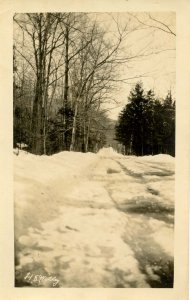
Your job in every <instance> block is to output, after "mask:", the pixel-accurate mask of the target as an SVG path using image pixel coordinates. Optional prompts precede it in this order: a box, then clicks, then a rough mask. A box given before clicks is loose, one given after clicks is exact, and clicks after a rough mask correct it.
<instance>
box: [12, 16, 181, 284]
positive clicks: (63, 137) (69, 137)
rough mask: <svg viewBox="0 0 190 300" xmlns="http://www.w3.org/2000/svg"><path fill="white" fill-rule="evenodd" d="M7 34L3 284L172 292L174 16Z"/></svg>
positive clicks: (39, 26) (110, 19) (17, 24)
mask: <svg viewBox="0 0 190 300" xmlns="http://www.w3.org/2000/svg"><path fill="white" fill-rule="evenodd" d="M13 29H14V30H13V147H14V155H13V156H14V258H15V266H14V269H15V287H30V288H38V287H41V288H42V287H45V288H47V287H48V288H173V285H174V219H175V218H174V212H175V132H176V130H175V128H176V120H175V116H176V109H175V107H176V103H177V101H178V99H176V79H175V77H176V59H175V57H176V15H175V13H174V12H171V11H168V12H165V11H164V12H159V11H157V12H149V11H145V12H138V11H136V12H119V13H118V12H33V13H28V12H26V13H15V14H14V16H13Z"/></svg>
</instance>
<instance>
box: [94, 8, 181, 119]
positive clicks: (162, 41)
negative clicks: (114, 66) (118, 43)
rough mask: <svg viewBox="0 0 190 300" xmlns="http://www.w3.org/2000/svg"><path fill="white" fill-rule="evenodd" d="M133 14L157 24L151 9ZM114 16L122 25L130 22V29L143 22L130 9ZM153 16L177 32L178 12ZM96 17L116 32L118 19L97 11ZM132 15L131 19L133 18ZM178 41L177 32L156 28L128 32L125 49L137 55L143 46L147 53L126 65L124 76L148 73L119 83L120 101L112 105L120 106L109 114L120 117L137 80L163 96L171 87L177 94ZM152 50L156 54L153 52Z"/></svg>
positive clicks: (145, 87) (122, 70)
mask: <svg viewBox="0 0 190 300" xmlns="http://www.w3.org/2000/svg"><path fill="white" fill-rule="evenodd" d="M133 14H135V15H137V16H138V18H139V19H140V20H141V21H143V22H146V23H147V22H148V23H149V24H156V23H155V22H153V21H151V20H150V19H149V17H148V14H147V13H133ZM93 15H94V14H93ZM112 16H114V18H118V19H119V22H120V25H121V26H124V24H130V25H128V26H129V31H130V30H131V29H132V28H134V27H136V26H137V25H138V24H139V23H138V22H137V20H136V19H135V18H133V16H132V15H129V14H128V13H115V14H112ZM151 16H152V17H154V18H156V19H157V20H159V21H161V22H164V23H165V24H167V25H168V26H169V27H170V28H171V29H172V30H173V31H174V32H175V14H174V13H171V12H168V13H166V12H162V13H151ZM96 17H97V19H98V20H101V21H102V25H103V26H104V27H105V28H109V31H110V32H111V33H110V34H113V33H114V31H115V30H116V27H115V24H114V22H113V21H110V20H111V16H110V15H109V14H104V13H103V14H96ZM129 18H130V19H131V20H130V22H129ZM158 25H159V24H158ZM175 43H176V40H175V36H174V35H172V34H168V33H166V32H163V31H161V30H157V29H155V28H146V29H141V30H137V31H134V32H133V33H130V34H129V35H128V36H127V38H126V40H125V43H124V45H123V46H124V48H123V49H124V52H126V53H130V54H131V55H133V54H135V53H139V51H142V49H143V53H144V54H146V55H147V56H144V57H141V58H139V59H136V60H133V61H131V63H130V65H122V66H121V78H131V77H135V76H140V75H143V74H144V76H143V77H142V78H139V79H138V78H136V79H133V80H129V81H128V82H127V83H126V84H124V83H123V84H120V85H119V86H118V92H117V93H115V95H114V97H115V99H116V100H117V101H119V103H118V104H117V105H114V104H111V103H110V107H111V108H113V107H114V106H117V108H116V109H112V110H111V111H110V113H109V116H110V117H111V118H113V119H117V117H118V113H119V112H120V111H121V110H122V108H123V106H125V104H126V103H127V97H128V95H129V92H130V90H131V88H132V86H133V84H135V83H136V82H137V81H139V80H142V82H143V85H144V89H145V90H148V89H153V90H154V92H155V94H156V95H157V96H159V97H162V98H163V97H165V96H166V94H167V92H168V90H170V89H171V91H172V94H173V96H174V98H175V69H176V65H175V54H176V53H175ZM166 49H167V50H166ZM168 49H169V50H168ZM150 53H153V54H152V55H149V54H150ZM154 53H155V54H154ZM117 79H118V78H117ZM108 107H109V105H108Z"/></svg>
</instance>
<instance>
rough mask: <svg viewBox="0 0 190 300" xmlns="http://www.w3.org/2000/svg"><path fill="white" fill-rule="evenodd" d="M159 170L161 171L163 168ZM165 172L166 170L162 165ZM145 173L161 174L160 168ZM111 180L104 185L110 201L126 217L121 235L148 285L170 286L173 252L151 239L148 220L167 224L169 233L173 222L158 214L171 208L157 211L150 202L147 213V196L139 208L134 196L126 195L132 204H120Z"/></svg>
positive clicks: (140, 177) (168, 174)
mask: <svg viewBox="0 0 190 300" xmlns="http://www.w3.org/2000/svg"><path fill="white" fill-rule="evenodd" d="M112 159H113V160H114V161H115V162H117V163H118V165H119V166H120V167H121V169H122V170H123V171H124V172H125V174H126V175H127V176H131V177H133V178H134V179H135V181H138V182H140V183H141V184H143V185H145V184H146V181H145V180H144V179H143V175H142V174H140V175H139V174H138V175H136V174H134V173H133V172H130V170H129V169H127V167H126V166H124V165H123V164H122V163H121V162H120V161H118V160H116V159H114V158H112ZM143 165H145V163H143ZM158 170H159V168H158ZM161 171H163V169H162V170H161ZM164 172H166V170H165V169H164ZM146 174H153V175H158V174H159V175H160V173H159V172H156V173H155V172H146ZM170 175H173V172H166V173H165V174H164V176H170ZM113 184H114V181H112V183H111V185H110V182H109V181H108V182H107V185H106V188H107V190H108V193H109V195H110V197H111V198H112V200H113V202H114V203H115V205H116V208H117V209H119V210H121V211H124V212H125V213H126V217H127V219H128V221H127V225H126V231H125V234H124V235H123V240H124V241H125V242H126V243H127V244H128V245H129V246H130V248H131V249H132V250H133V251H134V253H135V257H136V259H137V260H138V262H139V266H140V269H141V271H142V273H143V274H145V275H146V278H147V282H148V283H149V284H150V286H151V287H156V288H160V287H162V288H164V287H165V288H168V287H170V288H171V287H173V276H174V262H173V256H172V254H171V253H169V254H168V253H166V251H164V249H163V248H162V247H161V246H160V245H159V244H158V243H157V242H156V241H155V240H154V238H153V233H154V230H152V226H151V222H156V224H157V226H158V227H159V226H160V225H161V226H162V227H163V228H166V230H168V231H169V234H172V231H173V226H172V225H171V224H170V225H168V223H166V221H167V218H163V219H164V220H165V223H164V222H163V221H158V220H159V219H162V216H160V214H164V213H171V214H173V212H174V210H173V208H171V210H170V209H167V208H166V209H165V211H164V208H162V209H160V211H158V210H156V207H154V206H152V208H151V210H152V211H151V213H148V214H147V211H148V204H150V200H149V201H148V202H147V207H146V206H145V207H144V210H143V211H142V208H140V207H138V205H136V201H135V197H134V198H133V199H132V200H130V201H128V200H127V199H126V202H130V204H131V205H132V207H131V206H130V205H128V208H127V205H126V206H123V207H122V206H121V205H120V204H119V203H118V201H117V199H116V198H115V197H114V196H113V190H114V187H113ZM129 185H130V182H129V183H128V186H129ZM115 188H117V182H115ZM149 192H150V190H149ZM153 201H154V199H153ZM139 202H140V201H139ZM135 206H136V209H135ZM154 210H155V211H154ZM155 219H158V220H155ZM154 220H155V221H154ZM159 223H160V224H159ZM163 234H164V231H163ZM171 242H172V241H171Z"/></svg>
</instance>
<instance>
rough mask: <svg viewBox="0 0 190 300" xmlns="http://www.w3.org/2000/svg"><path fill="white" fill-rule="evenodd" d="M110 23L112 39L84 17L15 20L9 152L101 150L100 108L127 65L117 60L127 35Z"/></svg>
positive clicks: (20, 17)
mask: <svg viewBox="0 0 190 300" xmlns="http://www.w3.org/2000/svg"><path fill="white" fill-rule="evenodd" d="M113 22H114V24H115V27H116V29H117V32H116V31H115V32H114V38H113V36H112V35H111V33H109V34H108V33H107V31H106V30H105V29H104V28H103V26H101V25H100V22H98V21H97V20H96V19H95V18H92V17H90V16H89V15H88V14H87V13H25V14H16V15H15V16H14V48H13V71H14V84H13V94H14V99H13V100H14V102H13V104H14V146H15V145H18V144H19V143H20V144H21V143H24V144H26V145H27V149H28V151H30V152H32V153H34V154H52V153H55V152H59V151H62V150H71V151H83V152H86V151H97V150H98V149H99V148H101V147H102V146H103V144H104V143H105V133H104V131H105V127H106V123H107V117H106V114H105V112H104V110H103V108H102V104H105V103H106V102H108V101H110V97H111V96H110V95H111V92H112V91H113V90H114V89H115V82H116V79H115V78H116V77H117V74H118V65H119V64H121V63H124V62H126V61H128V60H130V59H131V57H130V56H129V57H128V56H127V55H125V56H122V55H121V54H122V42H123V40H124V39H125V37H126V34H127V33H128V29H127V28H126V26H120V25H119V23H118V22H117V20H115V19H114V18H113ZM130 30H131V29H130Z"/></svg>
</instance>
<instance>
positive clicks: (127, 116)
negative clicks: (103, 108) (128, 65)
mask: <svg viewBox="0 0 190 300" xmlns="http://www.w3.org/2000/svg"><path fill="white" fill-rule="evenodd" d="M128 101H129V103H128V104H127V105H126V106H125V108H124V109H123V110H122V112H121V113H120V115H119V119H118V122H117V125H116V128H115V129H116V140H117V141H119V142H120V143H121V144H123V145H124V146H125V149H126V153H127V154H132V153H133V154H136V155H147V154H157V153H167V154H171V155H175V103H174V101H173V99H172V96H171V92H170V93H168V95H167V97H166V99H165V100H164V101H163V102H161V101H160V100H158V99H155V95H154V93H153V92H152V91H151V90H150V91H148V92H147V93H145V91H144V89H143V86H142V83H141V82H140V83H137V84H136V86H135V88H134V89H133V90H132V91H131V92H130V95H129V98H128Z"/></svg>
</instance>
